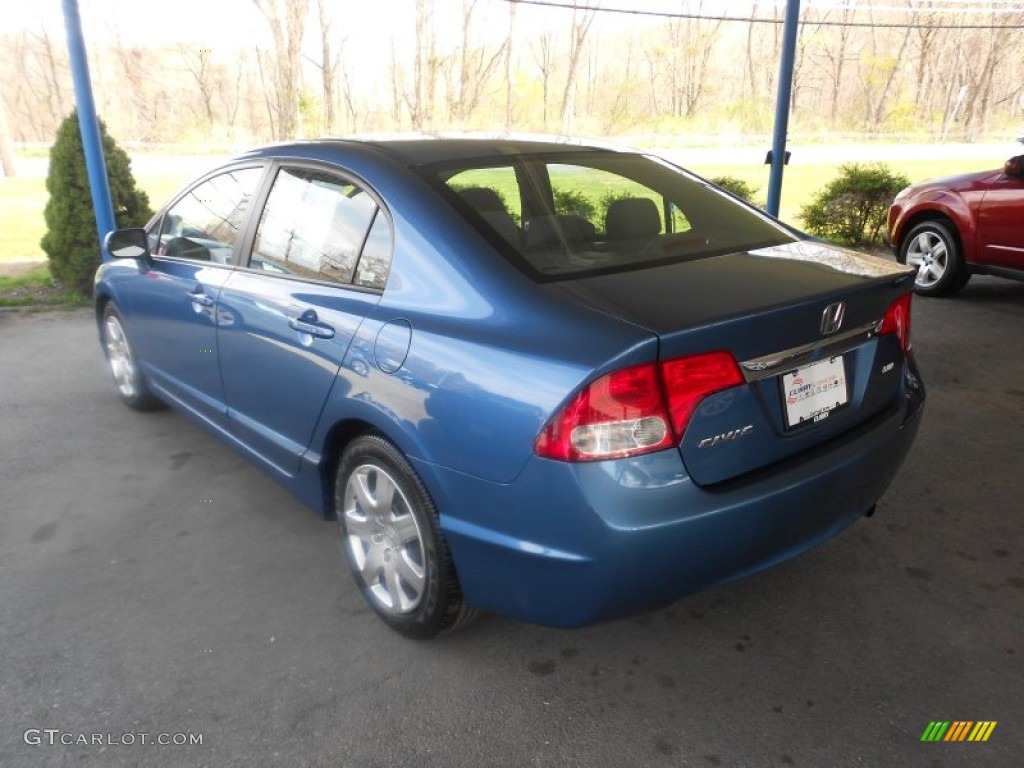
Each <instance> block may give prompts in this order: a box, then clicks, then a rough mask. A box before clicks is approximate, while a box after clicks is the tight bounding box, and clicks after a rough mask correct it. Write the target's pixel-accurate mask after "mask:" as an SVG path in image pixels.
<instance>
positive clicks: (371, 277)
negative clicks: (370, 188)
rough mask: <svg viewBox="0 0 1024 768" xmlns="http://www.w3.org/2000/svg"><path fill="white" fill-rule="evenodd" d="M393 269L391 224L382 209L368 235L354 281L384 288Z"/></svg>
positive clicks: (363, 284)
mask: <svg viewBox="0 0 1024 768" xmlns="http://www.w3.org/2000/svg"><path fill="white" fill-rule="evenodd" d="M390 269H391V225H390V224H389V223H388V218H387V216H385V215H384V214H383V213H382V212H381V211H379V210H378V211H377V216H376V218H374V220H373V226H372V227H370V234H369V235H367V236H366V245H364V246H363V255H362V256H361V257H360V258H359V269H358V271H357V272H356V278H355V280H354V281H353V282H355V284H356V285H361V286H363V287H364V288H383V287H384V283H385V282H386V281H387V279H388V270H390Z"/></svg>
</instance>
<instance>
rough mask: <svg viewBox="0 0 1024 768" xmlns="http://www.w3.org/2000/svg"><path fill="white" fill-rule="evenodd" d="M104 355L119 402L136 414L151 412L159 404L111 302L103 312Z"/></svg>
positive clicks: (119, 316)
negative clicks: (119, 397) (135, 411)
mask: <svg viewBox="0 0 1024 768" xmlns="http://www.w3.org/2000/svg"><path fill="white" fill-rule="evenodd" d="M103 352H104V354H105V355H106V358H107V365H109V366H110V373H111V374H112V375H113V377H114V384H115V385H116V386H117V393H118V394H119V395H120V396H121V400H123V401H124V403H125V404H126V405H127V406H128V407H130V408H134V409H135V410H137V411H151V410H154V409H156V408H159V407H160V405H161V403H160V401H159V400H157V399H156V397H154V396H153V393H152V392H150V391H149V387H148V386H147V384H146V377H145V376H144V375H143V373H142V370H141V369H140V368H139V363H138V360H137V359H136V358H135V352H134V351H133V350H132V345H131V343H129V341H128V336H127V334H125V332H124V323H123V322H122V320H121V315H120V314H119V313H118V311H117V308H116V307H115V306H114V305H113V303H110V304H107V306H106V307H105V308H104V309H103Z"/></svg>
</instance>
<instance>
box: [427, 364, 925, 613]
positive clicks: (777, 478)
mask: <svg viewBox="0 0 1024 768" xmlns="http://www.w3.org/2000/svg"><path fill="white" fill-rule="evenodd" d="M908 380H909V381H910V384H911V385H912V386H911V388H910V389H908V391H907V394H906V395H905V396H904V398H903V399H902V401H901V404H900V406H899V407H898V408H892V409H891V410H890V411H889V412H887V413H886V414H883V415H880V416H877V417H875V419H873V420H872V421H871V422H870V423H869V424H867V425H863V426H862V427H859V428H857V429H856V430H853V431H852V432H851V433H848V434H847V435H845V436H843V437H841V438H838V439H836V440H833V441H831V442H830V443H829V444H828V445H827V446H823V447H822V448H820V449H817V450H816V451H813V452H808V453H805V454H802V455H800V456H798V457H795V458H793V459H789V460H787V461H785V462H782V463H780V464H777V465H775V466H773V467H771V468H769V469H768V470H762V471H760V472H757V473H753V474H752V475H748V476H745V477H744V478H741V479H740V480H737V481H730V482H725V483H720V484H718V485H716V486H713V487H710V488H702V487H700V486H698V485H696V484H695V483H694V482H693V481H692V480H691V479H690V478H689V477H688V476H687V475H686V473H685V470H684V467H683V464H682V461H681V459H680V456H679V453H678V451H662V452H660V453H657V454H652V455H648V456H644V457H638V458H634V459H626V460H617V461H607V462H595V463H584V464H575V465H573V464H565V463H561V462H556V461H548V460H543V459H536V458H535V459H533V460H531V461H530V462H529V464H528V465H527V467H526V469H525V470H524V472H523V473H522V474H521V475H520V476H519V477H518V478H517V479H516V480H515V481H514V482H513V483H511V484H508V485H497V484H493V483H489V482H486V481H482V480H474V479H471V478H467V477H466V476H465V475H457V474H456V473H447V472H446V471H443V470H440V471H439V470H438V468H437V467H436V466H434V467H429V468H428V467H424V469H425V470H426V471H427V472H433V474H434V477H435V479H436V480H437V481H439V482H440V483H441V486H442V488H441V489H440V490H441V494H442V498H443V502H442V503H441V504H440V505H439V506H440V507H441V509H442V510H444V514H442V518H441V524H442V528H443V530H444V532H445V535H446V537H447V540H448V542H449V545H450V549H451V552H452V556H453V559H454V561H455V567H456V569H457V571H458V573H459V577H460V580H461V582H462V585H463V590H464V592H465V596H466V599H467V601H468V602H470V603H472V604H474V605H477V606H479V607H481V608H485V609H487V610H491V611H494V612H497V613H501V614H504V615H508V616H513V617H516V618H520V619H524V620H527V621H531V622H535V623H539V624H547V625H551V626H558V627H575V626H581V625H584V624H589V623H592V622H596V621H601V620H604V619H609V618H613V617H616V616H621V615H625V614H629V613H636V612H640V611H644V610H650V609H652V608H656V607H660V606H663V605H666V604H668V603H671V602H673V601H675V600H677V599H679V598H680V597H682V596H683V595H686V594H688V593H691V592H695V591H698V590H701V589H705V588H708V587H712V586H715V585H719V584H723V583H726V582H729V581H733V580H735V579H738V578H741V577H743V576H746V575H749V574H751V573H755V572H757V571H760V570H762V569H764V568H767V567H769V566H771V565H773V564H775V563H778V562H781V561H783V560H786V559H788V558H791V557H794V556H795V555H798V554H800V553H801V552H804V551H806V550H807V549H810V548H811V547H813V546H815V545H817V544H819V543H821V542H823V541H825V540H827V539H829V538H831V537H832V536H834V535H836V534H837V533H839V532H840V531H841V530H843V529H844V528H845V527H847V526H848V525H850V524H851V523H853V522H854V521H855V520H857V518H859V517H861V516H862V515H864V514H865V513H866V512H868V511H869V510H871V509H872V507H873V506H874V505H875V503H876V502H877V501H878V499H879V498H880V497H881V495H882V494H883V492H884V491H885V489H886V488H887V487H888V486H889V483H890V482H891V481H892V479H893V477H894V476H895V474H896V472H897V470H898V469H899V467H900V465H901V464H902V462H903V459H904V458H905V456H906V455H907V452H908V451H909V450H910V447H911V445H912V443H913V440H914V437H915V435H916V432H917V429H918V425H919V421H920V419H919V418H918V417H919V414H920V410H921V406H922V405H923V401H924V391H923V388H921V387H920V385H919V383H916V382H917V380H916V377H913V376H909V377H908Z"/></svg>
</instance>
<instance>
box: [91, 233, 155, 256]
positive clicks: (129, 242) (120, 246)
mask: <svg viewBox="0 0 1024 768" xmlns="http://www.w3.org/2000/svg"><path fill="white" fill-rule="evenodd" d="M103 248H104V249H105V250H106V251H107V253H109V254H110V255H111V256H113V257H114V258H115V259H138V258H147V259H148V258H149V256H150V253H149V236H148V235H147V234H146V230H144V229H118V230H115V231H114V232H109V233H107V236H106V238H104V240H103Z"/></svg>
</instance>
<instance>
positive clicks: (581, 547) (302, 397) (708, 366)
mask: <svg viewBox="0 0 1024 768" xmlns="http://www.w3.org/2000/svg"><path fill="white" fill-rule="evenodd" d="M105 248H106V249H107V251H108V253H109V255H110V256H111V257H112V258H110V259H109V260H108V261H107V262H106V263H104V264H103V266H102V267H101V268H100V269H99V271H98V272H97V275H96V284H95V299H96V320H97V323H98V328H99V334H100V340H101V343H102V347H103V350H104V352H105V355H106V358H107V361H108V362H109V365H110V369H111V371H112V373H113V378H114V382H115V384H116V387H117V390H118V392H119V394H120V396H121V398H122V399H123V400H124V401H125V402H126V403H127V404H128V405H129V406H131V407H133V408H135V409H137V410H145V409H148V408H152V407H154V406H156V405H159V404H168V405H171V406H173V407H174V408H176V409H178V410H180V411H181V412H183V413H184V414H186V415H188V416H190V417H191V418H193V419H195V420H196V421H198V422H199V423H201V424H202V425H203V426H205V427H206V428H207V429H208V430H209V431H211V432H213V433H215V434H216V435H218V436H219V437H220V438H221V439H223V440H224V441H226V442H227V443H228V444H230V445H231V446H232V447H234V448H235V449H237V450H238V451H239V452H240V453H242V454H244V455H246V456H247V457H249V458H250V459H251V460H252V461H253V462H254V463H256V464H257V465H258V466H260V467H261V468H262V469H264V470H265V471H267V472H268V473H269V474H270V475H272V476H273V477H275V478H276V479H277V480H278V481H280V482H281V483H282V484H283V485H284V486H286V487H287V488H288V489H289V490H291V491H292V492H293V493H294V494H295V495H296V496H297V497H298V498H299V499H301V500H302V501H303V502H305V503H306V504H307V505H308V506H310V507H311V508H312V509H314V510H315V511H316V512H317V513H318V514H320V515H321V516H323V517H324V518H325V519H329V520H336V521H337V527H338V530H339V532H340V536H341V542H342V547H341V549H342V550H343V552H344V557H345V558H346V560H347V563H348V565H349V567H350V568H351V571H352V573H353V575H354V577H355V582H356V584H357V585H358V588H359V589H360V590H361V591H362V593H363V595H364V596H365V598H366V601H367V602H368V604H369V605H370V607H371V608H372V609H373V610H374V611H376V613H377V614H378V615H379V616H380V618H381V619H383V620H384V622H386V623H387V624H388V625H390V626H391V627H392V628H394V629H395V630H397V631H398V632H401V633H402V634H404V635H407V636H410V637H418V638H423V637H431V636H434V635H436V634H437V633H439V632H442V631H450V630H452V629H454V628H457V627H459V626H462V625H464V624H465V623H466V622H467V621H468V620H469V619H470V618H471V617H472V616H473V615H475V614H476V613H477V612H478V611H479V610H481V609H482V610H487V611H493V612H497V613H501V614H504V615H507V616H513V617H517V618H520V619H524V620H527V621H532V622H537V623H541V624H547V625H552V626H559V627H574V626H580V625H584V624H588V623H591V622H595V621H599V620H603V619H608V618H612V617H615V616H621V615H624V614H628V613H634V612H639V611H644V610H649V609H652V608H656V607H658V606H663V605H666V604H668V603H670V602H672V601H675V600H677V599H678V598H680V597H681V596H683V595H685V594H687V593H690V592H693V591H696V590H700V589H706V588H708V587H712V586H715V585H718V584H722V583H725V582H728V581H732V580H734V579H737V578H740V577H742V576H745V575H747V574H751V573H754V572H756V571H759V570H761V569H763V568H766V567H768V566H770V565H772V564H774V563H777V562H779V561H782V560H785V559H787V558H790V557H793V556H794V555H797V554H799V553H801V552H803V551H805V550H807V549H809V548H810V547H813V546H815V545H816V544H819V543H821V542H823V541H825V540H826V539H828V538H830V537H832V536H834V535H835V534H837V533H838V532H839V531H841V530H842V529H843V528H845V527H846V526H848V525H850V524H851V523H853V522H854V521H856V520H857V519H858V518H860V517H861V516H864V515H869V514H871V513H872V512H873V510H874V507H875V504H876V502H877V501H878V499H879V497H880V496H881V495H882V494H883V492H884V491H885V489H886V487H887V486H888V485H889V483H890V482H891V481H892V479H893V477H894V475H895V474H896V472H897V470H898V469H899V467H900V464H901V463H902V461H903V459H904V457H905V456H906V455H907V452H908V451H909V450H910V447H911V444H912V442H913V440H914V436H915V434H916V432H917V428H918V424H919V422H920V418H919V416H920V413H921V409H922V405H923V402H924V389H923V386H922V383H921V379H920V377H919V375H918V372H917V369H916V367H915V364H914V358H913V355H912V352H911V339H910V296H911V294H910V292H911V289H912V288H913V279H914V277H913V273H912V272H911V271H908V270H907V268H906V267H903V266H900V265H898V264H896V263H895V262H892V261H887V260H882V259H877V258H873V257H870V256H865V255H861V254H858V253H854V252H851V251H848V250H843V249H840V248H836V247H832V246H829V245H826V244H823V243H821V242H817V241H814V240H811V239H808V238H807V237H806V236H804V235H802V234H801V233H799V232H795V231H794V230H792V229H791V228H789V227H786V226H784V225H782V224H780V223H779V222H777V221H776V220H774V219H772V218H771V217H769V216H767V215H765V214H764V213H763V212H761V211H759V210H757V209H756V208H753V207H751V206H749V205H746V204H745V203H743V202H741V201H739V200H738V199H736V198H735V197H733V196H731V195H730V194H728V193H727V192H724V191H722V190H721V189H718V188H716V187H715V186H713V185H711V184H709V183H708V182H706V181H703V180H702V179H700V178H699V177H697V176H694V175H692V174H690V173H688V172H686V171H684V170H681V169H679V168H677V167H675V166H673V165H670V164H668V163H666V162H664V161H662V160H659V159H657V158H655V157H650V156H646V155H644V154H642V153H636V152H627V151H618V150H611V149H607V148H602V147H596V146H585V145H580V144H575V143H562V142H534V141H518V140H511V139H503V140H494V141H484V140H479V139H477V140H472V139H422V140H419V139H417V140H402V141H345V140H319V141H310V142H296V143H291V144H285V145H277V146H272V147H268V148H265V149H260V150H257V151H253V152H250V153H248V154H245V155H243V156H241V157H239V158H237V159H235V160H234V161H232V162H230V163H228V164H226V165H224V166H223V167H222V168H220V169H218V170H216V171H213V172H211V173H209V174H207V175H206V176H204V177H203V178H201V179H199V180H198V181H197V182H195V183H194V184H192V185H190V186H189V187H187V188H186V189H185V190H184V191H182V192H181V193H180V194H178V195H177V196H176V197H175V198H174V199H172V200H171V202H170V203H169V204H168V205H166V206H165V207H164V208H163V209H162V210H161V211H160V212H159V213H158V214H157V215H156V216H155V217H154V218H153V219H152V221H150V222H149V225H148V226H147V227H146V228H145V229H144V230H143V229H134V230H120V231H118V232H114V233H112V234H111V235H109V236H108V238H107V241H106V243H105Z"/></svg>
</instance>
